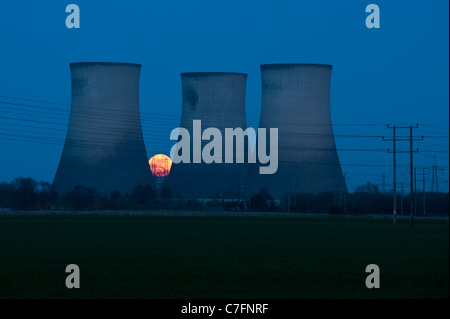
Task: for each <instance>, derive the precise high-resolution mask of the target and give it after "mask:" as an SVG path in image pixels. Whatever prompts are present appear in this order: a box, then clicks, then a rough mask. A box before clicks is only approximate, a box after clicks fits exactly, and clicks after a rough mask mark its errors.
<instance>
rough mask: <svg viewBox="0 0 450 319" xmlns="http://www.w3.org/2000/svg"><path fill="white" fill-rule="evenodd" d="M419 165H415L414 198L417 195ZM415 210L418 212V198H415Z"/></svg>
mask: <svg viewBox="0 0 450 319" xmlns="http://www.w3.org/2000/svg"><path fill="white" fill-rule="evenodd" d="M416 168H417V167H414V199H415V198H416V196H417V170H416ZM414 212H415V213H417V200H414Z"/></svg>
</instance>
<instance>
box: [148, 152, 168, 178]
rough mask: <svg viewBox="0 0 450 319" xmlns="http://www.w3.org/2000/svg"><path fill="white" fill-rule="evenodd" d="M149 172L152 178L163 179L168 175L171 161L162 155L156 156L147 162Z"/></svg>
mask: <svg viewBox="0 0 450 319" xmlns="http://www.w3.org/2000/svg"><path fill="white" fill-rule="evenodd" d="M148 165H150V170H151V171H152V174H153V175H154V176H158V177H164V176H167V175H169V173H170V169H171V167H172V160H171V159H170V157H168V156H166V155H164V154H156V155H155V156H153V157H152V158H151V159H149V161H148Z"/></svg>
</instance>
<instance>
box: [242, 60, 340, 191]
mask: <svg viewBox="0 0 450 319" xmlns="http://www.w3.org/2000/svg"><path fill="white" fill-rule="evenodd" d="M331 70H332V66H331V65H325V64H265V65H261V84H262V102H261V115H260V124H259V127H260V128H266V129H269V128H278V158H279V163H278V170H277V172H276V173H275V174H272V175H261V174H259V173H258V168H257V166H256V165H250V166H249V172H248V175H247V183H248V185H249V187H250V189H251V192H257V191H258V190H259V188H260V187H267V188H268V190H269V192H270V193H271V194H272V195H273V196H274V198H276V199H279V198H281V197H282V196H283V195H286V194H288V193H293V192H297V193H299V192H306V193H320V192H329V191H332V192H333V191H335V192H347V187H346V185H345V181H344V176H343V174H342V170H341V166H340V163H339V158H338V154H337V151H336V145H335V141H334V135H333V128H332V123H331V112H330V83H331ZM268 142H269V141H267V143H268ZM268 147H269V145H267V146H266V149H267V148H268Z"/></svg>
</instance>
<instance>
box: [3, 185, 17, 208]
mask: <svg viewBox="0 0 450 319" xmlns="http://www.w3.org/2000/svg"><path fill="white" fill-rule="evenodd" d="M14 197H15V189H14V186H13V185H12V184H10V183H0V207H1V208H12V207H13V206H14Z"/></svg>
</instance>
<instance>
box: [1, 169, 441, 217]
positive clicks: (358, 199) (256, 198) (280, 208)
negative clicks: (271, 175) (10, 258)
mask: <svg viewBox="0 0 450 319" xmlns="http://www.w3.org/2000/svg"><path fill="white" fill-rule="evenodd" d="M415 197H416V198H415V199H416V203H415V208H416V215H417V216H420V215H423V211H424V210H423V193H422V192H418V193H417V194H416V196H415ZM402 202H403V206H402ZM402 207H403V209H402ZM425 207H426V210H425V211H426V215H430V216H448V214H449V193H431V192H427V193H426V194H425ZM0 208H3V209H5V208H6V209H12V210H25V211H33V210H41V211H45V210H71V211H82V210H156V209H173V210H226V211H241V212H245V211H272V212H309V213H331V214H347V215H352V214H354V215H363V214H392V211H393V198H392V194H390V193H385V192H381V191H380V190H379V189H378V186H377V185H374V184H370V183H367V184H364V185H361V186H358V187H357V188H356V189H355V191H354V192H353V193H337V192H325V193H319V194H310V193H295V194H293V193H292V194H285V196H284V197H283V198H282V199H281V200H274V198H273V196H272V195H271V194H270V192H269V191H268V189H267V188H265V187H262V188H261V189H260V190H259V191H258V192H256V193H254V194H251V195H250V196H249V197H248V198H246V199H245V198H244V199H241V200H239V201H238V200H225V199H214V200H196V199H183V198H181V195H180V194H176V195H175V196H174V195H173V194H172V191H171V189H170V187H169V186H168V185H167V184H163V185H162V186H161V188H160V189H158V190H157V189H155V188H153V187H151V186H150V185H136V186H135V187H134V189H133V190H132V191H131V192H130V193H129V194H128V193H127V194H121V193H120V192H119V191H114V192H111V193H110V194H108V195H105V194H100V193H98V192H96V191H95V190H94V189H90V188H88V187H85V186H83V185H77V186H75V187H74V188H73V189H71V190H70V191H68V192H65V193H64V194H59V193H58V192H57V191H56V189H55V188H54V187H53V186H52V185H51V184H50V183H48V182H37V181H35V180H34V179H32V178H29V177H17V178H15V179H14V180H13V181H12V182H11V183H0ZM402 213H403V214H404V215H409V214H410V195H409V194H407V195H406V196H400V195H399V196H398V198H397V214H399V215H401V214H402Z"/></svg>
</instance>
